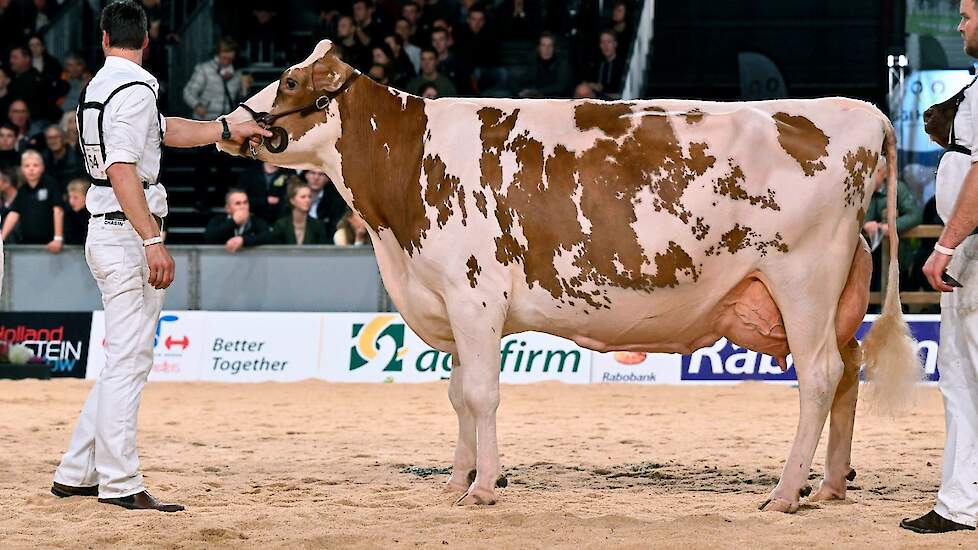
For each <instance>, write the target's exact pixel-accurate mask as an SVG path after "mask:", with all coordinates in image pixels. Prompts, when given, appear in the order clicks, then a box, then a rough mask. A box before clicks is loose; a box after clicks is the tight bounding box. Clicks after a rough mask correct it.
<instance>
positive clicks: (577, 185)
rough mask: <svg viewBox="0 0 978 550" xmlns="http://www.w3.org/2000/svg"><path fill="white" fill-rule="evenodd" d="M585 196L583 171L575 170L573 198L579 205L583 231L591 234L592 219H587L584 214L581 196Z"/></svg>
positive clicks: (578, 211) (578, 219)
mask: <svg viewBox="0 0 978 550" xmlns="http://www.w3.org/2000/svg"><path fill="white" fill-rule="evenodd" d="M583 196H584V186H583V185H581V173H580V172H574V194H573V195H571V200H572V201H574V206H575V207H577V221H578V222H579V223H580V224H581V231H583V232H584V234H585V235H590V234H591V220H589V219H587V217H586V216H585V215H584V209H583V208H581V198H582V197H583Z"/></svg>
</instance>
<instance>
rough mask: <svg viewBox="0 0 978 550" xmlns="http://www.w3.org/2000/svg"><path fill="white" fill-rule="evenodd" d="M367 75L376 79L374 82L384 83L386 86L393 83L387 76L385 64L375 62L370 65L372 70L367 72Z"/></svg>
mask: <svg viewBox="0 0 978 550" xmlns="http://www.w3.org/2000/svg"><path fill="white" fill-rule="evenodd" d="M367 75H368V76H369V77H370V78H372V79H374V82H376V83H377V84H383V85H384V86H390V85H391V81H390V79H389V78H387V67H385V66H383V65H378V64H376V63H374V64H373V65H371V66H370V71H368V72H367Z"/></svg>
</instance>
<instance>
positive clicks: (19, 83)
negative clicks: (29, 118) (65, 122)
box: [10, 46, 61, 118]
mask: <svg viewBox="0 0 978 550" xmlns="http://www.w3.org/2000/svg"><path fill="white" fill-rule="evenodd" d="M10 70H11V71H12V72H13V74H14V77H13V81H12V82H11V83H10V93H11V94H12V95H13V97H15V98H20V99H23V100H24V101H26V102H27V106H28V107H29V108H30V110H31V113H34V115H35V116H37V117H40V118H43V117H44V116H46V115H47V114H50V113H49V111H51V109H52V107H53V104H52V105H49V103H48V101H49V94H48V92H49V91H50V88H51V84H50V82H49V81H48V80H47V79H46V78H45V77H44V75H42V74H41V73H40V72H38V70H37V69H35V68H34V65H33V62H32V61H31V52H30V50H29V49H27V46H14V47H13V49H11V50H10ZM58 116H61V114H60V112H59V113H58Z"/></svg>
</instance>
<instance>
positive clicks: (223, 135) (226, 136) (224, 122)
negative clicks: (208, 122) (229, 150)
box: [221, 118, 231, 140]
mask: <svg viewBox="0 0 978 550" xmlns="http://www.w3.org/2000/svg"><path fill="white" fill-rule="evenodd" d="M221 125H223V126H224V131H222V132H221V139H223V140H229V139H231V129H230V128H228V121H227V119H226V118H222V119H221Z"/></svg>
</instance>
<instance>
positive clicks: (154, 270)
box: [145, 243, 174, 290]
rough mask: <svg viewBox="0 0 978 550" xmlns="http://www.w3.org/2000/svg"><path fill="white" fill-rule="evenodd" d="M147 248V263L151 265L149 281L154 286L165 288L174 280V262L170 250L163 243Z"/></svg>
mask: <svg viewBox="0 0 978 550" xmlns="http://www.w3.org/2000/svg"><path fill="white" fill-rule="evenodd" d="M145 248H146V265H148V266H149V280H148V281H147V282H149V284H150V286H152V287H153V288H158V289H161V290H162V289H164V288H167V287H168V286H170V284H171V283H172V282H173V274H174V264H173V258H172V257H171V256H170V252H169V251H168V250H167V249H166V247H165V246H163V244H162V243H159V244H151V245H149V246H147V247H145Z"/></svg>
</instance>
